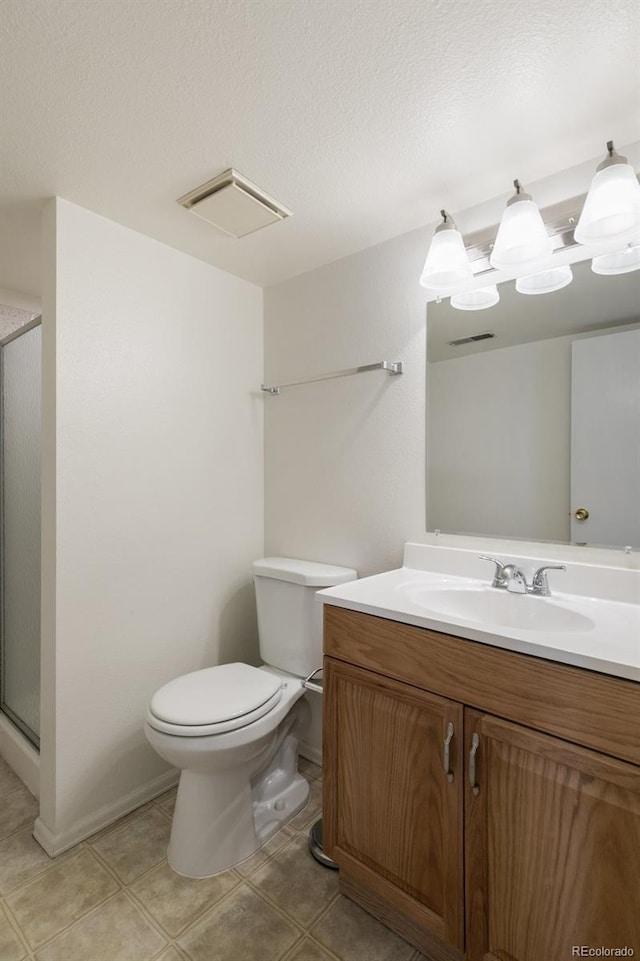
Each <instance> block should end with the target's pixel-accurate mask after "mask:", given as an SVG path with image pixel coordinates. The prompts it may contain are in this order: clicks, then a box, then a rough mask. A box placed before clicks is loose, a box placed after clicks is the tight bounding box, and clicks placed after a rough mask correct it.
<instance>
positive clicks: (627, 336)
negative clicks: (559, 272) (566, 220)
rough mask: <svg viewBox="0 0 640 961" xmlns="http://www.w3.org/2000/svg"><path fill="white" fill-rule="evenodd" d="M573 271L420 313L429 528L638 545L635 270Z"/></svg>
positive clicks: (639, 283) (582, 266)
mask: <svg viewBox="0 0 640 961" xmlns="http://www.w3.org/2000/svg"><path fill="white" fill-rule="evenodd" d="M573 273H574V280H573V283H571V284H570V285H569V286H567V287H564V288H563V289H561V290H557V291H555V292H554V293H550V294H543V295H537V296H531V295H529V296H526V295H523V294H519V293H517V292H516V291H515V286H514V282H513V281H510V282H506V283H503V284H501V285H500V288H499V289H500V302H499V303H498V304H496V305H495V306H494V307H492V308H490V309H488V310H481V311H460V310H455V309H454V308H452V307H451V305H450V304H449V302H448V301H446V302H444V301H443V302H442V303H430V304H429V305H428V309H427V362H428V367H427V527H428V529H429V530H431V531H433V530H440V531H443V532H445V531H446V532H449V533H460V534H478V535H486V536H499V537H516V538H521V539H526V540H537V541H554V542H563V543H579V544H589V545H598V546H605V547H625V546H632V547H633V548H634V549H638V548H640V271H635V272H632V273H628V274H619V275H616V276H602V275H597V274H594V273H593V272H592V270H591V266H590V262H583V263H578V264H574V265H573ZM485 333H492V334H493V337H490V338H486V339H484V340H479V341H471V342H469V343H466V344H462V345H459V346H452V345H451V342H452V341H455V340H460V339H464V338H467V337H471V336H476V335H482V334H485Z"/></svg>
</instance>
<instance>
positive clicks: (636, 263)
mask: <svg viewBox="0 0 640 961" xmlns="http://www.w3.org/2000/svg"><path fill="white" fill-rule="evenodd" d="M591 269H592V271H593V272H594V274H606V275H612V274H629V273H631V271H632V270H640V241H639V242H638V243H635V244H628V245H627V246H626V247H623V248H622V250H614V251H612V252H611V253H609V254H600V256H599V257H594V258H593V260H592V261H591Z"/></svg>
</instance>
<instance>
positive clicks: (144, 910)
mask: <svg viewBox="0 0 640 961" xmlns="http://www.w3.org/2000/svg"><path fill="white" fill-rule="evenodd" d="M165 860H166V859H165ZM160 863H163V862H160ZM167 864H168V862H167ZM156 867H159V865H156ZM152 870H155V869H152ZM169 870H171V868H169ZM149 873H150V872H149V871H147V874H149ZM146 876H147V875H141V876H140V878H136V880H135V881H132V882H131V883H132V884H136V883H137V882H138V881H139V880H141V878H142V877H146ZM241 883H242V878H240V877H239V876H238V875H236V883H235V884H234V885H233V887H231V888H229V890H228V891H225V893H224V894H223V895H222V897H220V898H218V900H217V901H215V902H214V903H213V904H206V905H205V906H204V908H203V909H202V911H201V912H200V913H199V914H198V915H196V916H195V917H194V918H193V919H192V920H191V921H190V922H189V923H188V924H187V925H185V927H184V928H182V929H181V930H180V931H178V933H177V934H170V933H169V932H168V931H167V930H166V928H164V927H163V926H162V922H161V921H159V920H158V919H157V918H155V917H154V915H153V914H152V913H151V911H150V910H149V908H147V907H146V905H145V904H144V902H143V901H141V900H140V899H139V898H138V896H137V895H136V894H134V892H133V891H131V890H129V888H125V891H126V893H127V894H128V895H129V898H130V900H132V901H133V903H134V904H135V905H136V907H139V908H140V909H141V910H142V913H143V914H144V915H145V917H146V916H147V915H148V916H149V918H150V919H151V920H152V921H153V924H154V925H155V926H156V927H159V928H160V931H161V933H162V934H164V936H165V937H166V938H168V939H169V941H171V942H174V941H177V940H178V938H182V937H184V935H185V934H186V933H187V932H188V931H189V930H190V929H191V928H192V927H194V926H195V925H196V924H198V923H199V922H200V921H201V920H202V918H203V917H204V915H205V914H206V913H207V912H208V911H211V910H212V909H213V908H217V907H218V905H219V904H222V903H223V901H226V899H227V898H228V897H229V896H230V895H231V894H233V893H234V892H235V891H237V889H238V888H239V887H240V885H241Z"/></svg>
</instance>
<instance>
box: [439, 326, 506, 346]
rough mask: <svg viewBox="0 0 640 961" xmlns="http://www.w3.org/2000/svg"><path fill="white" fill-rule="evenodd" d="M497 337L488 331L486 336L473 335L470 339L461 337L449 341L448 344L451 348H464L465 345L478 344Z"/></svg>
mask: <svg viewBox="0 0 640 961" xmlns="http://www.w3.org/2000/svg"><path fill="white" fill-rule="evenodd" d="M495 336H496V335H495V334H493V333H491V331H490V330H488V331H487V332H486V334H471V336H470V337H459V338H458V340H449V341H447V344H448V346H449V347H462V345H463V344H477V343H478V341H479V340H491V338H492V337H495Z"/></svg>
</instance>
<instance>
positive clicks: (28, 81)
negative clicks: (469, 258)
mask: <svg viewBox="0 0 640 961" xmlns="http://www.w3.org/2000/svg"><path fill="white" fill-rule="evenodd" d="M639 21H640V17H639V15H638V7H637V3H636V0H536V2H523V0H492V2H488V0H138V2H131V0H110V2H106V0H0V23H1V30H0V89H1V91H2V94H1V99H0V110H1V116H0V128H1V132H2V133H1V143H0V286H5V287H9V288H14V289H19V290H24V291H27V292H37V290H38V288H39V264H38V248H39V209H40V206H41V204H42V202H43V200H44V199H46V198H47V197H49V196H52V195H54V194H58V195H60V196H62V197H65V198H66V199H68V200H71V201H72V202H74V203H78V204H81V205H82V206H85V207H88V208H89V209H91V210H94V211H96V212H97V213H100V214H103V215H104V216H106V217H109V218H111V219H113V220H116V221H119V222H120V223H123V224H126V225H127V226H129V227H132V228H134V229H135V230H138V231H140V232H142V233H144V234H147V235H149V236H151V237H155V238H157V239H158V240H161V241H164V242H165V243H167V244H170V245H171V246H173V247H177V248H179V249H181V250H184V251H186V252H188V253H190V254H193V255H194V256H196V257H199V258H201V259H202V260H206V261H208V262H210V263H213V264H216V265H218V266H220V267H222V268H224V269H226V270H229V271H231V272H232V273H235V274H238V275H240V276H242V277H246V278H248V279H249V280H252V281H254V282H256V283H259V284H266V285H268V284H272V283H275V282H278V281H279V280H282V279H284V278H286V277H290V276H293V275H295V274H298V273H301V272H303V271H306V270H309V269H312V268H314V267H316V266H318V265H320V264H323V263H326V262H328V261H331V260H334V259H336V258H338V257H342V256H345V255H346V254H349V253H352V252H354V251H356V250H359V249H362V248H364V247H368V246H370V245H373V244H376V243H379V242H381V241H383V240H385V239H387V238H389V237H391V236H395V235H397V234H400V233H403V232H405V231H407V230H410V229H412V228H414V227H418V226H420V225H423V224H426V223H430V222H432V221H433V220H434V219H436V217H437V211H438V210H439V208H440V207H441V206H447V207H448V208H449V209H450V210H452V211H459V210H462V209H465V208H466V207H469V206H471V205H474V204H477V203H479V202H481V201H483V200H486V199H487V198H489V197H494V196H497V195H501V194H504V196H505V197H506V196H507V195H508V194H509V192H510V185H511V181H512V180H513V178H514V177H515V176H518V177H520V179H521V180H522V181H523V182H524V183H525V184H526V183H527V181H529V182H530V181H532V180H536V179H539V178H542V177H546V176H549V175H551V174H553V173H554V172H555V171H558V170H562V169H564V168H567V167H570V166H572V165H574V164H577V163H579V162H581V161H584V160H586V159H587V158H590V157H593V156H598V155H599V154H601V153H602V152H603V149H604V143H605V141H606V140H607V139H610V138H613V139H614V140H616V141H617V142H619V143H624V142H625V141H626V142H628V141H631V140H634V139H636V138H637V136H638V127H637V117H638V106H639V103H638V40H639V34H640V31H639V26H640V23H639ZM230 166H233V167H235V168H236V169H237V170H239V171H240V172H241V173H242V174H244V175H245V176H246V177H248V178H249V179H251V180H253V181H254V182H256V183H257V184H258V185H259V186H260V187H262V188H263V189H264V190H265V191H267V192H268V193H270V194H271V195H272V196H274V197H275V198H276V199H278V200H279V201H281V202H282V203H283V204H285V205H286V206H288V207H290V208H292V209H293V211H294V216H293V217H292V218H290V219H289V220H287V221H286V222H284V223H280V224H276V225H275V226H273V227H269V228H266V229H265V230H261V231H258V232H257V233H255V234H252V235H249V236H247V237H244V238H242V239H240V240H234V239H232V238H229V237H226V236H224V235H221V234H218V233H217V232H216V231H215V230H214V229H213V228H211V227H209V226H208V225H206V224H205V223H203V222H200V221H199V220H198V219H197V218H195V217H193V216H191V215H189V214H188V213H186V212H185V211H184V210H183V209H182V208H180V207H179V206H178V205H177V204H176V202H175V200H176V198H177V197H179V196H181V195H182V194H184V193H185V192H186V191H188V190H190V189H192V188H194V187H196V186H198V185H199V184H200V183H202V182H203V181H206V180H208V179H210V178H211V177H213V176H215V175H216V174H217V173H219V172H220V171H222V170H224V169H225V168H227V167H230ZM582 189H584V185H583V186H582Z"/></svg>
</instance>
